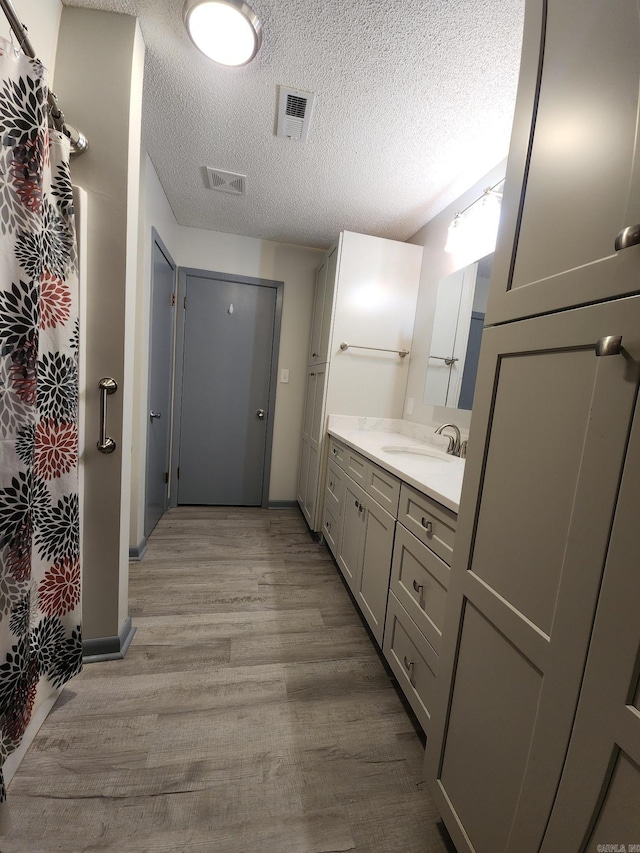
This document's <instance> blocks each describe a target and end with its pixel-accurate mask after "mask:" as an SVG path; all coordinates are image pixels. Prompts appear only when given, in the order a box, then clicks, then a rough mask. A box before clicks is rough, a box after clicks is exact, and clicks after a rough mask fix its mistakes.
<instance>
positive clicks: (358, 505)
mask: <svg viewBox="0 0 640 853" xmlns="http://www.w3.org/2000/svg"><path fill="white" fill-rule="evenodd" d="M353 504H354V506H356V507H357V508H358V509H360V503H359V502H358V501H354V502H353Z"/></svg>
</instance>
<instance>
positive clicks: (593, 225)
mask: <svg viewBox="0 0 640 853" xmlns="http://www.w3.org/2000/svg"><path fill="white" fill-rule="evenodd" d="M638 45H640V17H639V8H638V3H637V2H636V0H616V2H615V3H613V4H611V3H603V2H602V0H527V3H526V15H525V32H524V40H523V56H522V66H521V74H520V84H519V89H518V98H517V105H516V114H515V118H514V128H513V135H512V141H511V148H510V153H509V163H508V168H507V179H506V182H505V192H504V198H503V211H502V220H501V229H500V234H499V238H498V246H497V251H496V256H495V260H494V265H493V272H492V284H491V293H490V295H489V304H488V310H487V315H486V323H487V324H495V323H498V322H503V321H505V320H512V319H517V318H521V317H527V316H533V315H536V314H542V313H548V312H551V311H557V310H560V309H563V308H567V307H572V306H577V305H582V304H587V303H591V302H597V301H600V300H603V299H610V298H612V297H615V296H621V295H625V294H630V293H635V292H638V290H640V278H638V276H637V274H636V271H637V269H638V265H639V264H640V246H634V247H632V248H627V249H624V250H623V251H620V252H616V251H615V249H614V243H615V239H616V236H617V234H618V233H619V232H620V231H621V229H623V228H625V227H626V226H632V225H637V224H638V223H640V161H639V158H638V157H637V156H636V144H637V143H636V124H637V119H638V107H639V103H640V101H639V92H640V87H639V82H640V50H639V49H638Z"/></svg>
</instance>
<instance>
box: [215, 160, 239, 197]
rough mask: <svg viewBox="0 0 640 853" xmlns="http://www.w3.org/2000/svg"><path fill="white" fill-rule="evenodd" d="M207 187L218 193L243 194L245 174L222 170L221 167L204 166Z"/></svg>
mask: <svg viewBox="0 0 640 853" xmlns="http://www.w3.org/2000/svg"><path fill="white" fill-rule="evenodd" d="M206 171H207V180H208V181H209V189H212V190H216V192H219V193H230V194H231V195H245V194H246V189H247V176H246V175H239V174H238V173H237V172H223V171H222V169H212V168H211V166H207V167H206Z"/></svg>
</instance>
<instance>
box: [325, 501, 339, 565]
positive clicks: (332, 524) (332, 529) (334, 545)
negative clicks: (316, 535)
mask: <svg viewBox="0 0 640 853" xmlns="http://www.w3.org/2000/svg"><path fill="white" fill-rule="evenodd" d="M322 535H323V536H324V541H325V542H326V543H327V545H328V546H329V550H330V551H331V553H332V554H333V556H334V557H335V558H336V560H337V559H338V554H339V553H340V518H339V516H336V515H334V513H333V512H332V511H331V509H330V508H329V507H328V506H327V503H326V501H325V505H324V514H323V518H322Z"/></svg>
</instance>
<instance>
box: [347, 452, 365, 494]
mask: <svg viewBox="0 0 640 853" xmlns="http://www.w3.org/2000/svg"><path fill="white" fill-rule="evenodd" d="M344 460H345V461H344V470H345V471H346V473H347V474H348V475H349V476H350V477H351V479H352V480H354V481H355V482H356V483H358V485H359V486H362V488H363V489H364V488H365V486H366V483H367V470H368V467H369V463H368V462H367V460H366V459H365V458H364V456H360V454H359V453H356V451H355V450H351V448H350V447H347V448H345V456H344Z"/></svg>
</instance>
